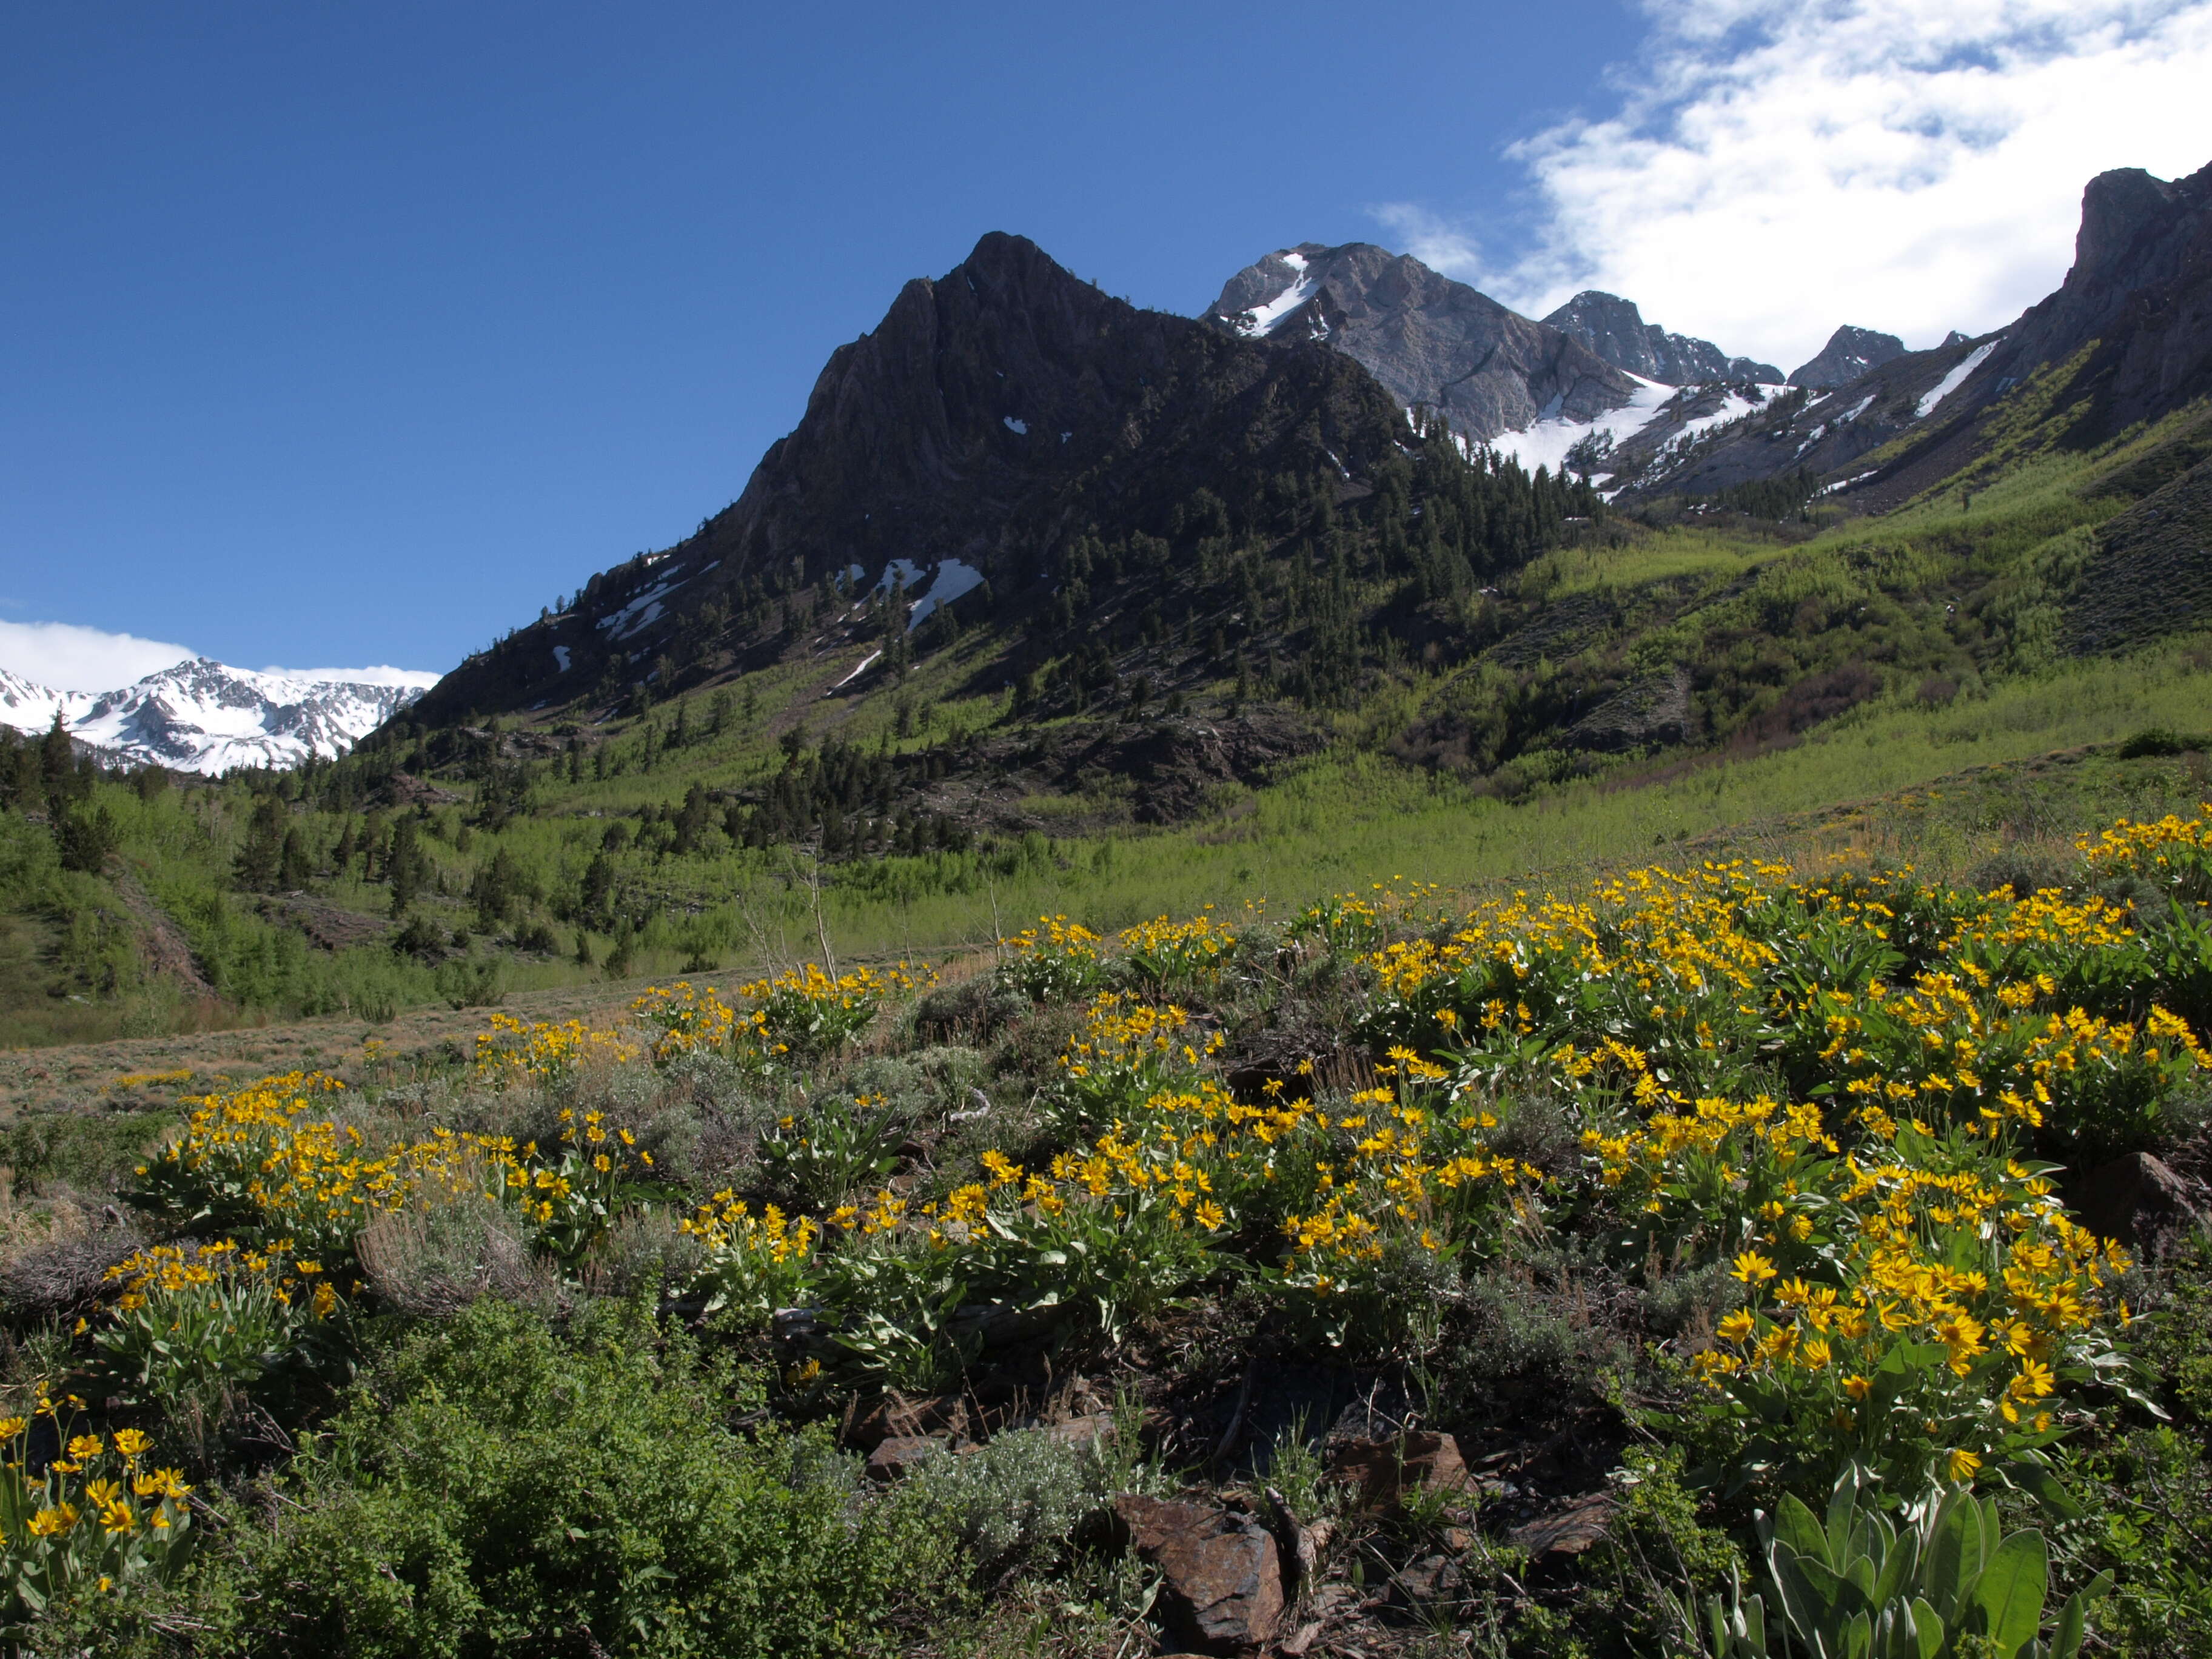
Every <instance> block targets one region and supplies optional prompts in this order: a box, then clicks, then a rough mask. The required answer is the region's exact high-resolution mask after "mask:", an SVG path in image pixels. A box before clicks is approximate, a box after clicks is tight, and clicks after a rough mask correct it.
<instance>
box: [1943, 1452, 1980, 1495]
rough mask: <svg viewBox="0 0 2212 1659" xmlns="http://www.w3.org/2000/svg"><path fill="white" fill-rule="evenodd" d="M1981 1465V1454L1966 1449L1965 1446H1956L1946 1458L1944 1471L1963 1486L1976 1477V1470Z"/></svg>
mask: <svg viewBox="0 0 2212 1659" xmlns="http://www.w3.org/2000/svg"><path fill="white" fill-rule="evenodd" d="M1981 1467H1982V1460H1981V1458H1980V1456H1979V1455H1978V1454H1976V1453H1974V1452H1970V1451H1968V1450H1966V1448H1964V1447H1963V1446H1960V1447H1954V1448H1953V1449H1952V1452H1951V1455H1950V1456H1949V1457H1948V1458H1946V1459H1945V1460H1944V1463H1943V1468H1944V1472H1945V1473H1946V1474H1948V1475H1949V1476H1950V1477H1951V1479H1952V1480H1954V1481H1956V1482H1958V1483H1959V1484H1960V1485H1961V1486H1964V1485H1965V1484H1966V1482H1967V1481H1969V1480H1972V1479H1973V1478H1974V1471H1975V1470H1977V1469H1978V1468H1981Z"/></svg>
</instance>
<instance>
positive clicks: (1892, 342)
mask: <svg viewBox="0 0 2212 1659" xmlns="http://www.w3.org/2000/svg"><path fill="white" fill-rule="evenodd" d="M1902 356H1905V342H1904V341H1902V340H1900V339H1899V338H1898V337H1897V336H1895V335H1894V334H1880V333H1877V332H1875V331H1874V330H1873V329H1870V328H1858V327H1855V326H1854V325H1851V324H1850V323H1845V324H1844V325H1843V326H1842V327H1841V328H1839V329H1838V330H1837V331H1835V332H1834V333H1833V334H1831V335H1830V336H1829V337H1828V343H1827V344H1826V345H1824V346H1822V347H1821V348H1820V351H1819V352H1818V353H1817V354H1815V355H1814V356H1813V357H1812V358H1811V359H1810V360H1808V362H1802V363H1800V364H1799V365H1798V366H1797V367H1796V368H1794V369H1792V370H1791V371H1790V385H1792V386H1808V387H1810V388H1811V389H1812V390H1814V391H1815V392H1828V391H1832V390H1833V389H1834V388H1835V387H1837V386H1849V385H1850V383H1851V382H1852V381H1854V380H1857V379H1858V378H1859V376H1860V375H1862V374H1866V373H1867V372H1868V371H1869V369H1876V368H1881V366H1882V365H1883V364H1884V363H1890V362H1896V361H1897V360H1898V359H1899V357H1902Z"/></svg>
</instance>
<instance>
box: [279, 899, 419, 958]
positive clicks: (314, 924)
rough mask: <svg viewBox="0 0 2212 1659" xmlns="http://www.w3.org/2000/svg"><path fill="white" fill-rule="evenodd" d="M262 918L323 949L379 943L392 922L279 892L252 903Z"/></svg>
mask: <svg viewBox="0 0 2212 1659" xmlns="http://www.w3.org/2000/svg"><path fill="white" fill-rule="evenodd" d="M254 908H255V909H256V910H258V912H259V913H260V914H261V915H262V917H263V919H264V920H265V921H271V922H274V923H276V925H277V926H278V927H289V928H293V929H295V930H296V931H297V932H299V933H304V934H306V935H307V939H309V941H310V942H312V943H313V944H315V945H319V946H321V947H322V948H323V949H324V950H325V951H343V950H346V949H348V948H349V947H350V946H353V945H378V944H381V943H382V942H383V940H384V939H385V936H386V934H388V933H391V931H392V924H391V923H390V922H388V921H383V920H382V919H381V918H380V917H376V916H365V915H362V913H361V912H360V911H358V910H346V909H341V908H339V907H338V906H337V905H335V904H332V903H330V902H327V901H326V900H323V899H319V898H316V897H315V896H313V895H312V894H308V893H280V894H277V895H276V896H274V897H271V898H264V899H263V900H261V901H260V902H259V903H258V904H256V905H255V906H254Z"/></svg>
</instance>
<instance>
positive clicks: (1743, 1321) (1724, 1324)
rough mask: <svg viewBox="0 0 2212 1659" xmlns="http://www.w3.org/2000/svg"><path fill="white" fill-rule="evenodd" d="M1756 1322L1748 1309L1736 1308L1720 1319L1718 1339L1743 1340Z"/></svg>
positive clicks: (1755, 1325)
mask: <svg viewBox="0 0 2212 1659" xmlns="http://www.w3.org/2000/svg"><path fill="white" fill-rule="evenodd" d="M1757 1323H1758V1322H1757V1321H1755V1320H1754V1319H1753V1317H1752V1316H1751V1310H1750V1309H1748V1308H1738V1309H1737V1310H1735V1312H1734V1313H1732V1314H1729V1316H1726V1317H1725V1318H1723V1320H1722V1321H1721V1322H1720V1328H1719V1335H1720V1339H1721V1340H1722V1341H1723V1342H1741V1341H1744V1340H1747V1338H1748V1337H1749V1336H1750V1335H1751V1334H1752V1332H1753V1329H1754V1328H1756V1327H1757Z"/></svg>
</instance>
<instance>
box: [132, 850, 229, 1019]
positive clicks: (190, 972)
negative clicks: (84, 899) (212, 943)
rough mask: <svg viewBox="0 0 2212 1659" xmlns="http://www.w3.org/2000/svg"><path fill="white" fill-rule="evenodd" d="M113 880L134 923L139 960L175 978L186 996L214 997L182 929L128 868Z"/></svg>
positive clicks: (158, 972) (165, 975)
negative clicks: (136, 928)
mask: <svg viewBox="0 0 2212 1659" xmlns="http://www.w3.org/2000/svg"><path fill="white" fill-rule="evenodd" d="M112 879H113V883H114V887H115V891H116V894H117V896H118V897H119V898H121V899H122V901H123V904H124V908H125V909H127V910H129V911H130V912H131V921H134V922H136V923H137V927H138V952H139V957H140V959H141V960H142V961H143V962H144V963H146V965H147V966H148V967H149V968H151V969H153V970H154V971H155V973H157V974H160V975H162V976H163V977H164V978H167V979H173V980H174V981H176V982H177V983H178V984H179V985H180V986H182V987H184V989H185V994H187V995H189V996H194V997H201V998H206V999H209V1000H213V999H214V997H215V994H216V990H215V987H214V986H212V985H210V984H209V983H208V981H207V977H206V975H204V974H202V973H201V972H200V964H199V961H198V959H197V957H194V956H193V955H192V947H191V941H189V940H188V939H185V935H184V933H183V930H182V929H180V928H179V927H178V926H177V924H176V923H175V922H173V921H170V920H169V916H168V913H167V911H165V910H163V909H162V908H161V906H160V905H158V904H156V903H155V902H154V896H153V895H152V894H150V893H149V892H148V891H147V890H145V889H144V888H143V887H142V886H140V885H139V884H138V878H137V877H136V876H134V875H132V874H131V872H129V871H128V870H122V871H118V872H116V873H115V875H114V876H113V878H112Z"/></svg>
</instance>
